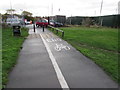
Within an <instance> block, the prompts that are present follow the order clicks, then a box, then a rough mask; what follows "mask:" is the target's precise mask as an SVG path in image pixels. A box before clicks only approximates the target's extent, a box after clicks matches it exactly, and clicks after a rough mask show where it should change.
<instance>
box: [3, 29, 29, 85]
mask: <svg viewBox="0 0 120 90" xmlns="http://www.w3.org/2000/svg"><path fill="white" fill-rule="evenodd" d="M21 34H22V35H21V36H20V37H17V36H13V35H12V28H9V27H6V28H3V29H2V85H3V87H5V85H6V83H7V82H8V78H7V77H8V73H9V72H10V71H11V69H12V67H14V65H15V64H16V60H17V58H18V54H19V51H20V47H21V46H22V43H23V41H24V40H25V37H26V36H27V35H28V29H27V28H22V29H21Z"/></svg>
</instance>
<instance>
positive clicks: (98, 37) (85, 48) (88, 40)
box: [58, 27, 120, 83]
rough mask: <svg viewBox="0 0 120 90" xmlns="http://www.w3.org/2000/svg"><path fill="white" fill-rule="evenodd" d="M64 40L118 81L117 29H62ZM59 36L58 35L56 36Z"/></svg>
mask: <svg viewBox="0 0 120 90" xmlns="http://www.w3.org/2000/svg"><path fill="white" fill-rule="evenodd" d="M60 29H61V30H63V31H64V32H65V36H64V38H63V39H64V40H66V41H67V42H69V43H70V44H71V45H72V46H74V47H75V48H76V49H77V50H79V51H80V52H81V53H83V54H84V55H85V56H87V57H89V58H90V59H91V60H93V61H94V62H95V63H96V64H97V65H99V66H100V67H101V68H102V69H103V70H104V71H106V73H107V74H108V75H109V76H111V77H112V79H113V80H115V81H116V82H119V83H120V81H118V77H119V78H120V75H118V70H120V69H118V55H120V53H118V51H119V52H120V50H118V29H113V28H88V27H64V28H60ZM58 35H59V34H58Z"/></svg>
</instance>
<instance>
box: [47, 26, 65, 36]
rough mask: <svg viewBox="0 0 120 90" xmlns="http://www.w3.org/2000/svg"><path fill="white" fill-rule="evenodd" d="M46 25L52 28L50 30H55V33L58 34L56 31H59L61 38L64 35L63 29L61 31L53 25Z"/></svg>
mask: <svg viewBox="0 0 120 90" xmlns="http://www.w3.org/2000/svg"><path fill="white" fill-rule="evenodd" d="M48 27H49V28H51V29H52V31H56V34H58V32H61V33H62V35H61V36H62V38H63V37H64V31H62V30H60V29H58V28H55V27H53V26H50V25H48Z"/></svg>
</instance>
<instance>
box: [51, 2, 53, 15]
mask: <svg viewBox="0 0 120 90" xmlns="http://www.w3.org/2000/svg"><path fill="white" fill-rule="evenodd" d="M51 15H52V16H53V3H52V6H51Z"/></svg>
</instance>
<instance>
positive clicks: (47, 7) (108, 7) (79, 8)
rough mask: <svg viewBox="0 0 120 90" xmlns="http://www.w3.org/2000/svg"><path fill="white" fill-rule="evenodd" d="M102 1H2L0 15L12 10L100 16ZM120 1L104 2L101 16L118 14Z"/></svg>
mask: <svg viewBox="0 0 120 90" xmlns="http://www.w3.org/2000/svg"><path fill="white" fill-rule="evenodd" d="M101 1H102V0H2V2H1V3H0V13H2V14H4V13H5V12H6V10H7V9H10V2H11V5H12V8H13V9H15V10H16V13H18V14H20V13H21V12H22V11H23V10H25V11H29V12H31V13H33V16H48V15H66V16H99V15H100V6H101ZM119 1H120V0H103V8H102V13H101V15H113V14H116V13H117V12H118V2H119Z"/></svg>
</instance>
